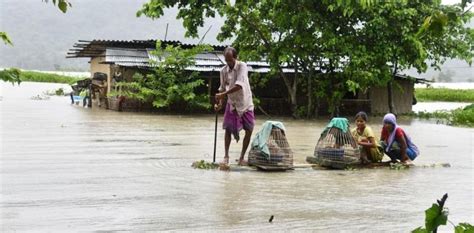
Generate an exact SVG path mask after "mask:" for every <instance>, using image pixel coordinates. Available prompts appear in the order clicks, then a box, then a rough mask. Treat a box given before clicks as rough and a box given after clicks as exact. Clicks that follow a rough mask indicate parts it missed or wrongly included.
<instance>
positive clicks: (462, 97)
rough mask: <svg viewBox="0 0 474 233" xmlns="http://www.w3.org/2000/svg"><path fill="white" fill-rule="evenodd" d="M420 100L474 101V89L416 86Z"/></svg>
mask: <svg viewBox="0 0 474 233" xmlns="http://www.w3.org/2000/svg"><path fill="white" fill-rule="evenodd" d="M415 96H416V99H417V100H418V101H447V102H474V90H457V89H448V88H416V89H415Z"/></svg>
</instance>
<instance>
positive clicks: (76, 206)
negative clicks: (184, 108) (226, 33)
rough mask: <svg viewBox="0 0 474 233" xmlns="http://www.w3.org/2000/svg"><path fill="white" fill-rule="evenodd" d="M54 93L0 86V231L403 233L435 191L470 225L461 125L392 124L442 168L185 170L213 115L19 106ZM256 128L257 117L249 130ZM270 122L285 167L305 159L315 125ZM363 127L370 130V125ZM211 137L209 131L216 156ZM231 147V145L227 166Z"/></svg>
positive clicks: (469, 173) (54, 104) (207, 148)
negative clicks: (290, 153) (279, 134)
mask: <svg viewBox="0 0 474 233" xmlns="http://www.w3.org/2000/svg"><path fill="white" fill-rule="evenodd" d="M60 86H61V85H57V84H39V83H28V82H25V83H22V84H21V86H20V87H18V86H12V85H10V84H5V83H2V89H0V90H1V93H0V96H2V97H3V98H2V100H1V101H0V110H1V115H0V117H1V157H0V158H1V159H0V183H1V191H0V195H1V196H0V198H1V200H0V205H1V206H0V211H1V213H0V221H1V230H2V231H3V232H24V231H35V232H45V231H49V232H65V231H138V232H142V231H160V230H178V231H194V230H199V231H222V230H237V231H254V230H263V231H275V230H280V231H281V230H296V231H302V230H308V231H316V232H333V231H348V232H359V231H371V232H382V231H384V232H385V231H388V232H408V231H410V230H412V229H414V228H416V227H418V226H422V225H423V224H424V210H425V209H426V208H428V207H429V206H431V204H432V203H433V202H434V201H435V200H436V199H439V198H441V196H442V195H443V194H444V193H446V192H447V193H449V198H448V201H447V203H446V205H447V207H448V208H449V212H450V215H449V219H450V220H451V221H452V222H454V223H458V222H470V223H474V214H473V210H474V200H473V197H474V195H473V193H474V190H473V187H474V184H473V173H474V172H473V159H472V158H473V153H474V152H473V151H474V150H473V148H474V147H473V145H474V130H473V129H468V128H459V127H451V126H446V125H442V124H434V123H433V122H430V121H421V120H410V119H401V120H400V122H399V123H400V125H401V126H402V127H403V128H404V129H405V130H406V131H407V132H408V133H409V134H410V135H411V136H412V138H413V140H414V142H415V143H416V144H417V145H418V147H419V148H420V150H421V153H422V154H421V156H420V157H419V158H418V159H417V160H416V161H415V162H416V163H417V164H433V163H442V162H448V163H450V164H451V165H452V167H451V168H415V169H409V170H401V171H397V170H388V169H377V170H356V171H320V170H312V169H298V170H295V171H290V172H284V173H263V172H252V171H240V172H222V171H206V170H195V169H192V168H191V167H190V165H191V163H192V162H193V161H196V160H199V159H206V160H209V161H210V160H212V149H213V142H214V116H213V115H199V116H181V115H159V114H145V113H121V112H115V111H108V110H102V109H95V108H93V109H88V108H82V107H80V106H75V105H70V104H69V98H68V97H51V98H50V99H49V100H32V99H30V97H31V96H33V95H37V94H41V93H42V92H43V91H45V90H53V89H56V88H58V87H60ZM220 119H222V116H220ZM265 120H266V119H265V117H263V116H257V127H256V130H259V128H260V125H261V124H262V123H263V122H264V121H265ZM273 120H281V121H282V122H283V123H284V124H285V126H286V128H287V137H288V139H289V143H290V145H291V147H292V148H293V150H294V153H295V162H296V163H304V161H305V157H306V156H310V155H312V153H313V150H314V146H315V145H316V141H317V139H318V137H319V134H320V133H321V131H322V129H323V127H324V126H325V125H326V123H327V120H326V119H321V120H312V121H304V120H297V121H296V120H291V119H286V118H274V119H273ZM370 121H371V125H372V127H373V129H374V131H376V132H380V127H381V126H380V122H381V119H380V118H373V119H370ZM377 134H378V133H377ZM222 141H223V131H222V130H218V145H217V150H218V159H221V158H222V156H223V142H222ZM240 147H241V143H239V144H235V143H234V142H233V143H232V145H231V157H232V158H231V159H232V160H233V159H236V158H237V157H238V155H239V151H240ZM271 215H274V220H273V223H269V222H268V219H269V218H270V216H271ZM442 230H443V231H449V232H451V231H452V228H451V227H446V228H443V229H442Z"/></svg>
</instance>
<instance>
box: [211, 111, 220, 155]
mask: <svg viewBox="0 0 474 233" xmlns="http://www.w3.org/2000/svg"><path fill="white" fill-rule="evenodd" d="M218 114H219V112H218V111H216V122H215V125H214V155H213V157H212V162H213V163H215V162H216V143H217V117H218Z"/></svg>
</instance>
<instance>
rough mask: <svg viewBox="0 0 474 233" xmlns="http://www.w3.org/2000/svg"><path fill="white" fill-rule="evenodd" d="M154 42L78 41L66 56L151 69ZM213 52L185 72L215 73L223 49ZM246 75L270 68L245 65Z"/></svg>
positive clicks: (259, 64)
mask: <svg viewBox="0 0 474 233" xmlns="http://www.w3.org/2000/svg"><path fill="white" fill-rule="evenodd" d="M161 43H162V45H163V46H166V45H168V44H172V45H180V46H181V47H182V48H190V47H194V46H195V45H193V44H183V43H181V42H179V41H161ZM155 46H156V40H128V41H127V40H92V41H85V40H80V41H79V42H78V43H77V44H75V45H74V49H70V51H69V52H68V57H97V56H103V57H105V59H104V63H108V64H116V65H118V66H124V67H141V68H143V67H152V66H153V65H154V64H151V63H150V60H152V61H155V62H159V61H160V58H159V57H157V56H156V55H154V54H153V53H152V51H153V50H155ZM213 48H214V51H212V52H204V53H200V54H197V55H196V56H195V57H194V59H195V65H193V66H190V67H188V68H187V70H192V71H204V72H218V71H220V70H221V69H222V67H223V66H224V65H225V58H224V54H223V51H224V49H225V46H221V45H214V46H213ZM246 63H247V65H248V68H249V71H250V72H258V73H267V72H269V71H270V65H269V64H268V62H266V61H248V62H246ZM283 72H286V73H291V72H294V70H293V69H288V68H285V67H284V68H283Z"/></svg>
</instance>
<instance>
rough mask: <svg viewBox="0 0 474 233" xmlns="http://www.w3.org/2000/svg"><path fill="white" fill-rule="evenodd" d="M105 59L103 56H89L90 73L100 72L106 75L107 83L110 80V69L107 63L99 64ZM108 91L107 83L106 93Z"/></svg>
mask: <svg viewBox="0 0 474 233" xmlns="http://www.w3.org/2000/svg"><path fill="white" fill-rule="evenodd" d="M104 61H105V57H93V58H91V74H92V75H94V73H95V72H102V73H105V74H106V75H107V84H110V81H111V76H110V74H111V70H110V65H109V64H101V62H104ZM109 92H110V85H107V93H109Z"/></svg>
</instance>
